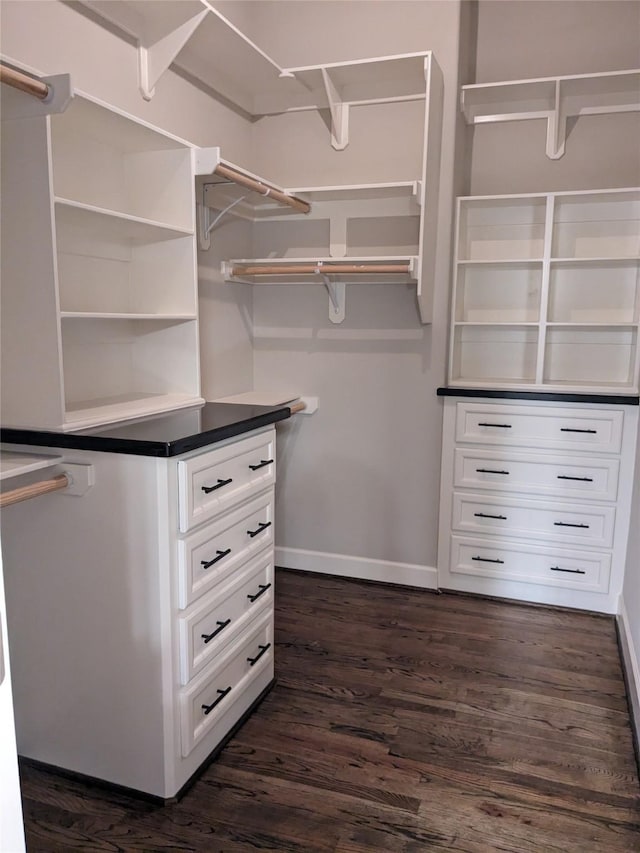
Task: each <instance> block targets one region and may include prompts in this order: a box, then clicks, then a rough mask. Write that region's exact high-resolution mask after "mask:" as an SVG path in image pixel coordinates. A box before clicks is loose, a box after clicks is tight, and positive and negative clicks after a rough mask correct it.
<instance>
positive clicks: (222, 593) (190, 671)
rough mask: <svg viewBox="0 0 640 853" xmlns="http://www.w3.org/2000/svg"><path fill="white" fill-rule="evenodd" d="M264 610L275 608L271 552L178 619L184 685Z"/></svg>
mask: <svg viewBox="0 0 640 853" xmlns="http://www.w3.org/2000/svg"><path fill="white" fill-rule="evenodd" d="M265 608H267V609H272V608H273V557H272V551H267V552H266V553H265V554H261V555H260V556H259V557H257V558H256V559H255V560H252V561H251V562H250V563H249V564H248V565H247V566H246V567H244V568H243V570H242V572H240V573H239V574H238V575H237V576H235V575H234V577H233V581H232V582H231V583H229V584H227V585H225V586H224V587H222V588H219V589H218V588H217V589H215V590H214V591H213V592H212V593H210V594H209V595H208V596H206V597H205V598H203V599H202V601H201V603H199V604H197V605H195V606H194V607H192V608H190V610H189V611H187V612H186V613H185V615H184V616H181V617H180V618H179V619H178V637H179V643H180V679H181V683H182V684H188V682H189V681H190V680H191V679H192V678H193V677H194V676H195V675H197V674H198V673H199V672H200V671H201V670H202V669H204V667H205V666H206V665H207V664H209V663H211V662H212V661H213V659H214V658H215V656H216V655H217V654H218V653H219V652H220V651H221V649H223V648H224V647H225V646H226V645H228V643H230V642H231V641H232V640H233V639H235V638H236V637H237V636H238V634H240V632H241V631H242V630H243V629H244V628H246V626H247V624H248V623H249V622H251V620H252V619H255V617H256V616H257V615H258V614H259V613H260V612H261V611H263V610H264V609H265Z"/></svg>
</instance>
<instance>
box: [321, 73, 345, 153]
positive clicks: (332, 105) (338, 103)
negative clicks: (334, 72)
mask: <svg viewBox="0 0 640 853" xmlns="http://www.w3.org/2000/svg"><path fill="white" fill-rule="evenodd" d="M320 70H321V71H322V81H323V83H324V88H325V92H326V95H327V100H328V102H329V110H330V111H331V145H332V146H333V147H334V148H335V149H336V151H343V150H344V149H345V148H346V147H347V145H348V144H349V104H346V103H344V102H343V100H342V98H341V97H340V94H339V92H338V90H337V89H336V87H335V85H334V83H333V80H332V79H331V77H330V76H329V72H328V71H327V69H326V68H321V69H320Z"/></svg>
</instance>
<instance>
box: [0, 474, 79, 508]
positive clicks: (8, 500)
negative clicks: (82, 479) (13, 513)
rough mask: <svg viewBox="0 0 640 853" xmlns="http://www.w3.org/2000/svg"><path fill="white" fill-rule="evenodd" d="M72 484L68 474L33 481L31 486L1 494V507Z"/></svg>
mask: <svg viewBox="0 0 640 853" xmlns="http://www.w3.org/2000/svg"><path fill="white" fill-rule="evenodd" d="M70 485H71V480H70V479H69V477H67V475H66V474H58V476H57V477H53V478H52V479H51V480H41V481H40V482H39V483H33V484H32V485H30V486H20V487H19V488H17V489H11V490H10V491H8V492H3V493H2V494H0V507H3V506H11V504H17V503H19V502H20V501H27V500H29V498H37V497H38V496H39V495H47V494H49V492H58V491H60V489H66V488H67V486H70Z"/></svg>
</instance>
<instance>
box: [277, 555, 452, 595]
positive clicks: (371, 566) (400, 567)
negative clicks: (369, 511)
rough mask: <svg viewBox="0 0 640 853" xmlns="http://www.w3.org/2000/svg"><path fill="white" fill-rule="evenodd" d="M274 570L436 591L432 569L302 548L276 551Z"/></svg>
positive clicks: (436, 586) (411, 564) (436, 574)
mask: <svg viewBox="0 0 640 853" xmlns="http://www.w3.org/2000/svg"><path fill="white" fill-rule="evenodd" d="M276 566H280V567H281V568H283V569H298V570H299V571H303V572H320V573H321V574H327V575H338V576H339V577H345V578H359V579H360V580H369V581H382V582H383V583H396V584H402V585H403V586H416V587H421V588H422V589H437V588H438V570H437V569H436V568H435V567H432V566H419V565H415V564H413V563H393V562H390V561H388V560H371V559H368V558H367V557H352V556H349V555H348V554H328V553H326V552H324V551H308V550H306V549H302V548H278V547H276Z"/></svg>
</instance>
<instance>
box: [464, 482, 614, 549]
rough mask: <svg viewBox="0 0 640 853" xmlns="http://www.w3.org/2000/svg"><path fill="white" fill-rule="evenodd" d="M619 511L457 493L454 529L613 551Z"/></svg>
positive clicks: (598, 506) (597, 507)
mask: <svg viewBox="0 0 640 853" xmlns="http://www.w3.org/2000/svg"><path fill="white" fill-rule="evenodd" d="M614 524H615V507H613V506H601V505H598V504H578V503H574V502H573V501H572V502H571V503H552V502H550V501H544V502H542V501H530V500H524V499H520V500H518V499H516V498H502V497H499V498H498V497H492V496H490V495H474V494H465V493H463V492H454V495H453V518H452V527H453V529H454V530H460V531H462V532H466V533H471V534H474V533H483V534H488V535H492V536H515V537H518V538H520V539H522V538H530V537H532V538H536V539H544V540H545V541H548V540H554V541H556V542H564V543H566V544H574V545H584V546H585V547H586V546H593V547H596V548H611V547H612V545H613V529H614Z"/></svg>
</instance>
